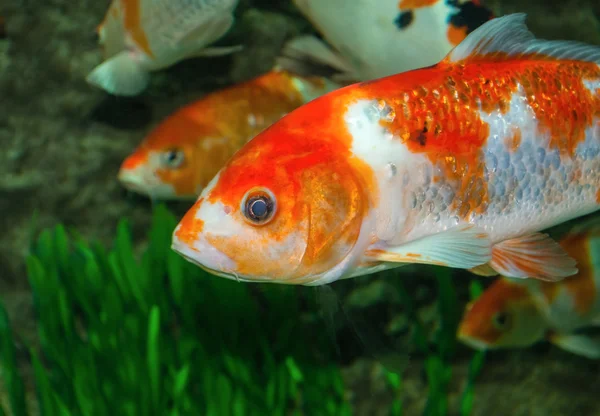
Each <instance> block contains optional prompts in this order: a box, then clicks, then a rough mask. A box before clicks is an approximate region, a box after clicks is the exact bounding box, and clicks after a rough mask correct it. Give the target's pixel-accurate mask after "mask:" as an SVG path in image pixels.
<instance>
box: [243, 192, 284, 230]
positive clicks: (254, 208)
mask: <svg viewBox="0 0 600 416" xmlns="http://www.w3.org/2000/svg"><path fill="white" fill-rule="evenodd" d="M275 208H276V203H275V196H274V195H273V194H272V193H271V191H269V190H268V189H264V188H255V189H251V190H249V191H248V192H246V195H244V198H242V204H241V210H242V213H243V214H244V218H245V219H246V220H247V221H248V222H249V223H250V224H253V225H265V224H267V223H268V222H269V221H271V219H272V218H273V215H274V214H275Z"/></svg>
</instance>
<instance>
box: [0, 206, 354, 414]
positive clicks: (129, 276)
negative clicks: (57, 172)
mask: <svg viewBox="0 0 600 416" xmlns="http://www.w3.org/2000/svg"><path fill="white" fill-rule="evenodd" d="M175 223H176V220H175V218H174V217H173V216H172V215H171V214H170V213H169V212H168V211H167V210H166V209H165V208H164V207H162V206H159V207H157V209H156V210H155V213H154V217H153V223H152V226H151V229H150V232H149V241H148V245H147V247H146V248H145V250H143V252H142V253H141V255H140V256H136V255H135V253H134V248H133V244H132V239H131V233H130V230H129V226H128V224H127V222H126V221H121V222H120V224H119V225H118V227H117V233H116V237H115V241H114V245H113V247H112V249H110V250H106V249H105V248H104V247H103V246H102V245H100V244H97V243H87V242H85V241H84V240H82V239H81V238H78V237H76V236H75V237H74V236H73V235H71V234H70V233H68V232H67V230H66V229H65V228H64V227H63V226H58V227H56V228H54V229H53V230H47V231H44V232H42V233H41V235H40V236H39V238H38V240H37V242H36V243H35V244H34V245H33V246H32V250H31V253H30V255H28V257H27V260H26V264H27V272H28V276H29V280H30V283H31V286H32V290H33V296H34V306H35V311H36V314H37V323H38V335H39V340H40V346H41V348H40V352H36V351H32V356H31V361H32V366H33V373H34V377H35V387H36V392H37V398H38V401H39V407H40V409H41V412H42V414H43V415H48V416H52V415H109V414H110V415H112V414H119V415H140V414H144V415H172V416H176V415H188V414H197V415H206V416H211V415H215V416H226V415H266V414H268V415H274V416H277V415H282V416H283V415H301V414H311V415H312V414H315V415H336V416H337V415H349V414H350V407H349V404H348V403H346V401H345V397H344V395H345V388H344V384H343V381H342V378H341V374H340V371H339V368H338V366H336V365H335V363H334V362H333V360H332V359H331V358H332V356H331V352H332V348H331V347H332V346H331V344H330V342H329V340H328V339H327V338H326V337H321V336H319V335H317V336H315V335H314V334H315V333H317V334H318V332H317V331H312V332H309V330H310V328H306V326H302V325H298V324H297V322H298V319H299V316H300V314H301V313H302V311H301V301H302V299H301V298H300V295H299V292H298V291H297V290H296V289H297V288H294V287H289V286H275V285H264V286H263V287H261V289H260V291H259V292H258V293H257V294H253V293H252V289H251V287H250V285H245V284H239V283H237V282H233V281H228V280H225V279H222V278H217V277H213V276H209V275H207V274H206V273H204V272H203V271H202V270H200V269H199V268H198V267H195V266H193V265H191V264H189V263H188V262H186V261H185V260H183V259H182V258H181V257H180V256H178V255H177V254H175V253H174V252H172V251H171V250H170V247H169V246H170V241H171V232H172V230H173V228H174V227H175ZM0 335H1V336H2V341H1V342H2V344H1V345H2V351H1V353H2V363H3V370H4V371H3V373H4V379H5V380H6V384H7V385H8V386H9V392H8V393H9V397H10V402H11V410H12V413H13V414H14V415H15V416H21V415H23V416H25V415H27V409H26V407H25V400H24V388H23V382H22V379H21V377H20V376H19V374H18V369H17V367H16V360H15V358H14V347H13V341H12V337H11V336H10V330H9V327H8V319H7V317H6V313H5V312H4V310H1V311H0Z"/></svg>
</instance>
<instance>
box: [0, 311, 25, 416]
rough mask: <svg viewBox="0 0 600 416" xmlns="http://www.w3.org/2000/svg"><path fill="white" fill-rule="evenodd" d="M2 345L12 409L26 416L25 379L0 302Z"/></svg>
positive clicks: (3, 368) (5, 382)
mask: <svg viewBox="0 0 600 416" xmlns="http://www.w3.org/2000/svg"><path fill="white" fill-rule="evenodd" d="M0 337H1V338H0V345H1V348H2V351H1V355H0V357H1V362H0V363H1V364H2V373H3V375H4V384H5V386H6V389H7V390H8V397H9V400H10V408H11V410H12V414H13V415H14V416H26V415H27V405H26V403H25V387H24V385H23V379H22V378H21V375H20V374H19V368H18V364H17V358H16V352H15V345H14V341H13V335H12V329H11V327H10V321H9V318H8V314H7V313H6V309H4V305H2V303H1V302H0Z"/></svg>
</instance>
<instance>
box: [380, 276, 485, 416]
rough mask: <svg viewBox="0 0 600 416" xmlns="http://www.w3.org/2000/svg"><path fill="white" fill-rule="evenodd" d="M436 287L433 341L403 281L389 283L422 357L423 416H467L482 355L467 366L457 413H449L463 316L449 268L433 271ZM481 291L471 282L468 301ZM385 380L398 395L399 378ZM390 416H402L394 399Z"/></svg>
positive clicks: (452, 410)
mask: <svg viewBox="0 0 600 416" xmlns="http://www.w3.org/2000/svg"><path fill="white" fill-rule="evenodd" d="M434 274H435V277H434V280H435V283H436V288H437V295H438V296H437V302H436V305H437V322H438V325H437V328H436V330H435V332H434V334H433V337H432V339H430V338H429V337H428V334H427V330H426V329H425V327H424V325H423V323H422V322H421V321H420V319H419V316H418V311H417V309H416V306H415V302H414V300H413V298H412V296H411V295H410V293H409V292H408V291H407V289H406V288H405V285H404V282H403V280H402V279H397V278H395V279H392V280H391V281H392V282H393V286H394V288H395V289H396V291H397V294H398V296H399V298H400V302H401V304H402V306H403V311H404V313H405V314H406V315H407V317H408V319H409V325H410V328H411V329H410V334H411V342H412V344H413V345H414V347H415V350H416V351H417V354H419V355H421V356H422V357H423V370H424V373H425V377H426V379H427V383H428V391H427V400H426V402H425V407H424V409H423V413H422V414H423V415H424V416H445V415H448V414H456V413H459V414H460V415H461V416H469V415H470V414H471V410H472V407H473V400H474V388H475V380H476V377H477V376H478V374H479V372H480V371H481V368H482V366H483V360H484V357H485V355H484V353H483V352H481V351H477V352H475V353H474V354H473V357H472V358H471V361H470V362H469V370H468V379H467V382H466V385H465V388H464V390H463V392H462V395H461V400H460V403H459V409H451V408H450V406H449V401H448V390H449V387H450V385H451V383H453V382H456V379H454V378H453V376H452V365H451V364H452V362H453V360H454V357H455V354H456V349H457V346H458V341H457V337H456V332H457V330H458V325H459V324H460V319H461V316H462V308H461V304H460V302H459V300H458V296H457V293H456V290H455V287H454V282H453V279H452V274H453V271H452V270H451V269H449V268H444V267H436V268H435V273H434ZM482 291H483V288H482V285H481V283H480V282H478V281H476V280H473V281H472V282H471V287H470V293H471V299H474V298H476V297H478V296H479V295H480V294H481V292H482ZM393 375H394V376H395V378H390V377H389V376H388V384H389V385H390V386H391V387H392V389H393V390H395V391H398V390H399V389H400V386H401V382H400V376H399V375H397V374H393ZM390 414H392V415H401V414H402V405H401V398H400V397H397V398H396V399H395V400H394V401H393V404H392V409H391V410H390Z"/></svg>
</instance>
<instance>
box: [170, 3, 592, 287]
mask: <svg viewBox="0 0 600 416" xmlns="http://www.w3.org/2000/svg"><path fill="white" fill-rule="evenodd" d="M599 208H600V47H598V46H591V45H586V44H583V43H578V42H570V41H546V40H541V39H536V38H535V37H534V36H533V34H532V33H531V32H529V30H528V29H527V26H526V25H525V15H524V14H514V15H507V16H504V17H501V18H497V19H492V20H490V21H489V22H487V23H485V24H483V25H482V26H480V27H479V28H478V29H476V30H475V31H473V32H472V33H471V34H469V35H468V36H467V38H465V40H464V41H463V42H461V43H460V44H459V45H458V46H457V47H456V48H454V49H453V50H452V51H451V52H450V53H449V54H448V56H447V57H446V58H444V60H442V61H441V62H439V63H438V64H436V65H434V66H430V67H427V68H422V69H418V70H413V71H409V72H405V73H400V74H397V75H393V76H390V77H386V78H381V79H377V80H373V81H368V82H363V83H359V84H354V85H350V86H347V87H344V88H341V89H338V90H336V91H333V92H331V93H328V94H325V95H324V96H321V97H319V98H317V99H315V100H313V101H311V102H309V103H307V104H305V105H303V106H301V107H300V108H298V109H297V110H294V111H292V112H291V113H289V114H288V115H286V116H285V117H283V118H282V119H281V120H279V121H277V122H276V123H274V124H273V125H272V126H271V127H269V128H267V129H265V130H264V131H263V132H262V133H260V134H258V135H257V136H255V137H254V138H253V139H252V140H250V141H249V142H248V143H247V144H246V145H244V147H242V148H241V149H240V150H239V151H238V152H237V153H236V154H235V155H234V156H233V157H232V158H231V159H230V160H229V161H228V163H227V164H226V165H225V166H224V167H223V169H221V171H220V172H219V173H218V174H217V175H216V176H215V177H214V178H213V180H212V181H211V182H210V183H209V185H208V186H207V187H206V188H205V189H204V191H203V192H202V193H201V194H200V197H199V199H198V201H196V203H195V204H194V205H193V206H192V207H191V209H190V210H189V211H188V212H187V214H186V215H185V216H184V217H183V218H182V220H181V222H180V223H179V225H178V226H177V228H176V230H175V232H174V234H173V241H172V247H173V249H174V250H175V251H177V252H178V253H180V254H181V255H183V256H185V257H186V258H187V259H188V260H190V261H192V262H194V263H196V264H198V265H200V266H201V267H203V268H205V269H207V270H209V271H211V272H212V273H214V274H218V275H221V276H224V277H229V278H233V279H235V278H237V279H239V280H244V281H261V282H274V283H283V284H303V285H323V284H327V283H330V282H333V281H336V280H338V279H343V278H349V277H354V276H360V275H364V274H370V273H372V272H374V271H378V270H384V269H391V268H395V267H399V266H401V265H404V264H407V263H422V264H436V265H442V266H446V267H452V268H460V269H471V270H473V271H474V272H477V273H479V274H487V275H493V274H498V273H499V274H502V275H504V276H508V277H515V278H535V279H541V280H549V281H558V280H561V279H563V278H565V277H567V276H572V275H574V274H576V273H577V264H576V261H575V259H573V257H572V256H570V255H569V254H568V253H566V252H565V251H564V249H563V248H562V247H561V246H560V245H559V244H558V243H556V242H555V241H554V240H553V239H551V238H550V237H549V236H548V235H546V234H543V233H541V231H542V230H545V229H547V228H549V227H552V226H554V225H557V224H560V223H563V222H565V221H568V220H570V219H573V218H577V217H580V216H583V215H586V214H589V213H591V212H594V211H597V210H598V209H599Z"/></svg>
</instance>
